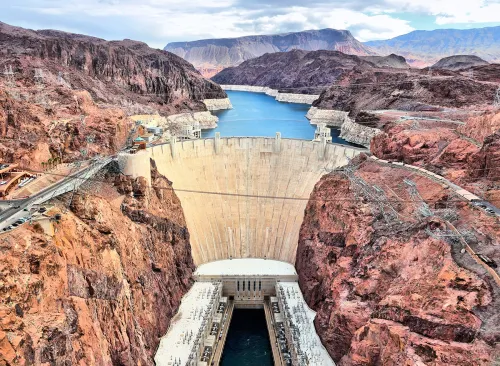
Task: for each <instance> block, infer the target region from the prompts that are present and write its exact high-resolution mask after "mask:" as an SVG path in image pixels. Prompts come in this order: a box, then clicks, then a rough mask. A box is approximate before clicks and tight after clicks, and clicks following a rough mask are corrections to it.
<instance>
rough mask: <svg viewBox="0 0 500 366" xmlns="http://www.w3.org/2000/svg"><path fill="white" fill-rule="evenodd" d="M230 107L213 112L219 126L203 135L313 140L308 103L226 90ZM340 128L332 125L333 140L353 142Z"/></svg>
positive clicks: (205, 136) (314, 128) (343, 142)
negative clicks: (277, 135) (334, 127)
mask: <svg viewBox="0 0 500 366" xmlns="http://www.w3.org/2000/svg"><path fill="white" fill-rule="evenodd" d="M226 93H227V95H228V97H229V99H230V100H231V103H232V105H233V109H229V110H223V111H217V112H214V114H215V115H217V116H218V117H219V123H218V127H217V128H216V129H213V130H203V131H202V137H204V138H207V137H214V136H215V132H220V135H221V137H230V136H264V137H274V136H275V135H276V132H281V137H284V138H297V139H306V140H312V139H313V138H314V131H315V130H316V127H315V126H313V125H311V124H310V123H309V120H308V119H307V118H306V117H305V116H306V113H307V111H308V110H309V108H310V106H309V105H307V104H295V103H282V102H278V101H277V100H276V99H274V98H273V97H271V96H269V95H266V94H263V93H251V92H240V91H227V92H226ZM339 134H340V130H338V129H332V140H333V141H332V142H336V143H340V144H345V145H352V144H350V143H348V142H347V141H345V140H343V139H341V138H339V137H338V136H339Z"/></svg>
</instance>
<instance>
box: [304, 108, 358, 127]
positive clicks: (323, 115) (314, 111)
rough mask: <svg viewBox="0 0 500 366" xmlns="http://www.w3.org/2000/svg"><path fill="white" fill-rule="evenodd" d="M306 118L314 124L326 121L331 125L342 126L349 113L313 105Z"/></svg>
mask: <svg viewBox="0 0 500 366" xmlns="http://www.w3.org/2000/svg"><path fill="white" fill-rule="evenodd" d="M306 118H307V119H308V120H309V121H310V123H311V124H312V125H317V124H318V123H325V124H326V125H327V126H329V127H342V125H343V124H344V122H345V121H347V120H348V119H349V117H348V113H347V112H344V111H338V110H334V109H319V108H317V107H311V108H310V109H309V111H308V112H307V114H306Z"/></svg>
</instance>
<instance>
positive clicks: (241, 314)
mask: <svg viewBox="0 0 500 366" xmlns="http://www.w3.org/2000/svg"><path fill="white" fill-rule="evenodd" d="M220 364H221V366H272V365H273V356H272V350H271V344H270V343H269V333H268V331H267V326H266V317H265V315H264V310H263V309H235V310H234V313H233V318H232V319H231V324H230V326H229V332H228V334H227V340H226V344H225V347H224V352H223V353H222V360H221V363H220Z"/></svg>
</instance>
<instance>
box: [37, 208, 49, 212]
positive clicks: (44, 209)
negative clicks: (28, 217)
mask: <svg viewBox="0 0 500 366" xmlns="http://www.w3.org/2000/svg"><path fill="white" fill-rule="evenodd" d="M45 211H47V209H46V208H45V207H40V208H39V209H38V212H40V213H44V212H45Z"/></svg>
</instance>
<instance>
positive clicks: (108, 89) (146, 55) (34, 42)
mask: <svg viewBox="0 0 500 366" xmlns="http://www.w3.org/2000/svg"><path fill="white" fill-rule="evenodd" d="M0 48H1V49H2V53H1V54H0V66H1V67H2V70H3V68H4V65H10V66H12V67H13V71H14V72H15V73H16V75H15V79H16V81H17V80H19V79H26V83H28V84H29V83H30V84H31V85H33V84H34V83H35V73H36V72H35V70H36V69H39V70H41V74H40V73H37V75H38V76H43V78H41V77H40V78H39V80H38V81H39V82H42V83H44V84H48V85H51V84H56V85H57V84H65V85H67V86H71V87H72V88H74V89H84V90H87V91H88V92H89V93H90V94H91V95H92V97H93V98H94V100H96V101H97V102H106V103H110V104H115V105H116V104H130V102H132V103H138V104H141V105H150V106H152V107H153V108H155V109H158V110H160V111H164V112H165V113H172V112H179V111H181V110H183V109H185V110H186V109H187V110H193V109H194V110H205V108H204V105H203V103H202V101H203V99H216V98H225V97H226V95H225V93H224V91H222V90H221V89H220V87H219V86H218V85H216V84H214V83H213V82H211V81H209V80H206V79H204V78H203V77H202V76H201V75H200V74H199V73H198V72H197V71H196V70H195V69H194V67H193V66H192V65H191V64H189V63H188V62H186V61H185V60H183V59H182V58H180V57H178V56H176V55H174V54H171V53H169V52H165V51H160V50H155V49H152V48H149V47H148V46H147V45H146V44H145V43H142V42H137V41H132V40H123V41H112V42H108V41H105V40H102V39H99V38H94V37H89V36H84V35H78V34H71V33H65V32H59V31H53V30H44V31H32V30H28V29H23V28H19V27H13V26H9V25H7V24H5V23H0ZM20 81H21V80H20Z"/></svg>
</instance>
